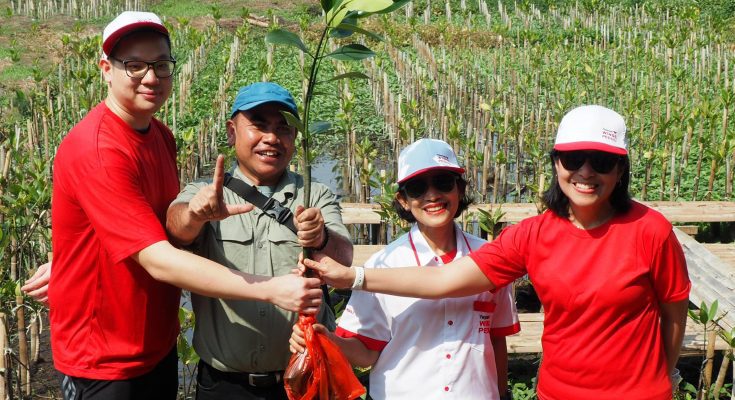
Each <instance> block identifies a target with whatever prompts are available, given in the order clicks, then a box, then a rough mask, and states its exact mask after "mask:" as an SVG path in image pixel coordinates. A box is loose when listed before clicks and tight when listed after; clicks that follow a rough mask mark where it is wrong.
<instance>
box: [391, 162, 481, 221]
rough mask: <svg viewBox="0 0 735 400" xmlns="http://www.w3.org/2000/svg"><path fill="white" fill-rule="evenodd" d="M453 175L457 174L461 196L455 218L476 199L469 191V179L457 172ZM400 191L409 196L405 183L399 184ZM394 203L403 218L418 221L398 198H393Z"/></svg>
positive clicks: (395, 209)
mask: <svg viewBox="0 0 735 400" xmlns="http://www.w3.org/2000/svg"><path fill="white" fill-rule="evenodd" d="M452 175H455V176H456V177H457V188H458V189H459V191H460V196H461V197H460V199H459V206H458V207H457V212H456V213H454V217H453V218H457V217H459V216H460V215H462V213H463V212H464V210H466V209H467V207H469V206H470V204H472V203H473V201H474V200H473V199H472V196H470V195H469V194H468V193H467V181H466V180H465V179H464V177H463V176H462V175H459V174H455V173H452ZM404 183H405V182H404ZM400 192H403V195H404V196H406V197H408V196H407V195H406V192H405V190H404V187H403V184H399V185H398V192H397V193H396V195H397V194H398V193H400ZM392 204H393V210H394V211H395V212H396V213H397V214H398V216H399V217H401V219H403V220H404V221H408V222H410V223H414V222H416V217H414V216H413V213H412V212H411V211H409V210H406V209H405V208H403V206H402V205H401V203H400V202H399V201H398V199H397V198H394V199H393V203H392Z"/></svg>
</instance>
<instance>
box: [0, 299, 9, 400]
mask: <svg viewBox="0 0 735 400" xmlns="http://www.w3.org/2000/svg"><path fill="white" fill-rule="evenodd" d="M6 325H7V317H6V316H5V313H0V352H2V354H0V399H2V400H5V399H6V398H7V397H8V395H9V391H8V390H7V388H8V379H7V376H8V372H7V371H8V369H7V368H8V365H7V363H6V362H5V361H6V358H5V357H6V354H7V352H6V351H5V350H6V349H7V346H8V329H7V326H6Z"/></svg>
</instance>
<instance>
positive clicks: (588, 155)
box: [552, 151, 623, 174]
mask: <svg viewBox="0 0 735 400" xmlns="http://www.w3.org/2000/svg"><path fill="white" fill-rule="evenodd" d="M552 156H553V157H556V158H558V159H559V161H561V165H562V167H564V169H566V170H567V171H576V170H578V169H580V168H582V166H583V165H584V163H585V162H586V161H589V163H590V166H591V167H592V169H593V170H595V172H597V173H598V174H607V173H610V171H612V170H613V168H615V166H616V165H618V164H619V163H620V162H621V161H622V160H623V157H621V156H619V155H617V154H612V153H606V152H604V151H555V152H553V153H552Z"/></svg>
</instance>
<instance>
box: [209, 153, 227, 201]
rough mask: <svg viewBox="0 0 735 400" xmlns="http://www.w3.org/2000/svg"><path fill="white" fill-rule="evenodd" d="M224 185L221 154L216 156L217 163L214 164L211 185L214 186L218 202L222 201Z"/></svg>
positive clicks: (223, 161) (223, 167)
mask: <svg viewBox="0 0 735 400" xmlns="http://www.w3.org/2000/svg"><path fill="white" fill-rule="evenodd" d="M224 183H225V156H223V155H222V154H220V155H218V156H217V162H215V164H214V178H213V179H212V184H213V185H214V190H215V195H216V196H217V199H218V200H221V199H222V186H223V185H224Z"/></svg>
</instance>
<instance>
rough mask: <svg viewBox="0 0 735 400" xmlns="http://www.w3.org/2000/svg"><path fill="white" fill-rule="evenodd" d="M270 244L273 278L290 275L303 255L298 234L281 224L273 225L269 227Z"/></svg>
mask: <svg viewBox="0 0 735 400" xmlns="http://www.w3.org/2000/svg"><path fill="white" fill-rule="evenodd" d="M268 242H269V244H270V253H271V265H272V267H273V276H280V275H286V274H290V273H291V270H293V269H294V268H296V267H297V266H298V265H297V264H298V260H299V253H301V246H300V245H299V242H298V237H297V236H296V234H295V233H293V232H292V231H291V230H290V229H288V228H286V227H285V226H283V225H281V224H279V223H273V224H271V225H270V226H269V227H268Z"/></svg>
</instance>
